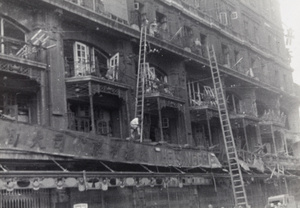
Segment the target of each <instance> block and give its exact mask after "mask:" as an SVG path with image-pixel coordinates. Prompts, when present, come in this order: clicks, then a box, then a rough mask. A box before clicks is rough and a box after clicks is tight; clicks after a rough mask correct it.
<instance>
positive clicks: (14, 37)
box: [0, 18, 25, 55]
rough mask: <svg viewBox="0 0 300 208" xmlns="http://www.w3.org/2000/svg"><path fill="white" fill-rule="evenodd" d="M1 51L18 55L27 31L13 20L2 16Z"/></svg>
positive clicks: (0, 24)
mask: <svg viewBox="0 0 300 208" xmlns="http://www.w3.org/2000/svg"><path fill="white" fill-rule="evenodd" d="M0 36H1V48H0V51H1V53H4V54H9V55H16V54H17V52H18V51H19V50H20V49H21V48H22V47H23V45H24V41H25V32H24V31H23V30H22V29H21V28H20V27H18V26H17V25H15V24H13V23H12V22H10V21H8V20H6V19H3V18H0Z"/></svg>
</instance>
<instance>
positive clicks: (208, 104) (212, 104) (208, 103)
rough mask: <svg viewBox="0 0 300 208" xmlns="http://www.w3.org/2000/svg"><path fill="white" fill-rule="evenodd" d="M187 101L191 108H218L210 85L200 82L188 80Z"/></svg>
mask: <svg viewBox="0 0 300 208" xmlns="http://www.w3.org/2000/svg"><path fill="white" fill-rule="evenodd" d="M187 88H188V95H189V103H190V107H191V108H192V109H206V108H213V109H218V104H217V100H216V98H215V95H214V92H213V91H212V89H211V87H209V86H203V85H202V84H201V83H200V82H188V85H187Z"/></svg>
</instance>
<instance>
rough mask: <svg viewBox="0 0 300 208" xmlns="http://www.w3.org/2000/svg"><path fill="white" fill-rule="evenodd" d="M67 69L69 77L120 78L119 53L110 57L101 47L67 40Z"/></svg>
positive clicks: (65, 49)
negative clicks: (97, 47)
mask: <svg viewBox="0 0 300 208" xmlns="http://www.w3.org/2000/svg"><path fill="white" fill-rule="evenodd" d="M64 53H65V71H66V75H67V76H68V77H72V76H75V77H76V76H77V77H78V76H88V75H94V76H97V77H101V78H105V79H109V80H118V78H119V76H118V71H119V53H117V54H115V55H114V56H112V57H110V58H109V57H108V56H107V55H105V54H104V53H103V52H101V51H100V50H99V49H96V48H95V47H92V46H89V45H87V44H85V43H81V42H78V41H75V42H74V41H65V43H64Z"/></svg>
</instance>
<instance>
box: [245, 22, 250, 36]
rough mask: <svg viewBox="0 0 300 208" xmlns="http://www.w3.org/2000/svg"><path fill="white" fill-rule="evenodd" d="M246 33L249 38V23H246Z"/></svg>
mask: <svg viewBox="0 0 300 208" xmlns="http://www.w3.org/2000/svg"><path fill="white" fill-rule="evenodd" d="M244 31H245V35H246V36H249V23H248V21H244Z"/></svg>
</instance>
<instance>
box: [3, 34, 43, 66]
mask: <svg viewBox="0 0 300 208" xmlns="http://www.w3.org/2000/svg"><path fill="white" fill-rule="evenodd" d="M0 39H1V46H0V53H1V54H5V55H9V56H13V57H17V58H22V59H28V60H31V61H41V57H40V52H41V49H42V47H39V46H35V45H32V44H29V43H27V42H24V41H20V40H17V39H13V38H8V37H4V36H0Z"/></svg>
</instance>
